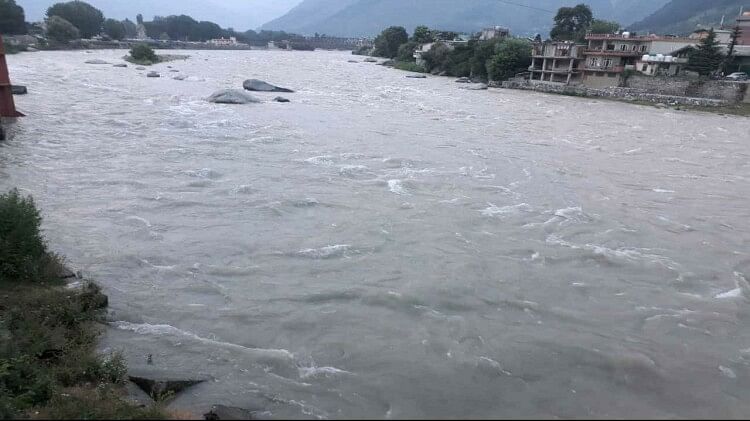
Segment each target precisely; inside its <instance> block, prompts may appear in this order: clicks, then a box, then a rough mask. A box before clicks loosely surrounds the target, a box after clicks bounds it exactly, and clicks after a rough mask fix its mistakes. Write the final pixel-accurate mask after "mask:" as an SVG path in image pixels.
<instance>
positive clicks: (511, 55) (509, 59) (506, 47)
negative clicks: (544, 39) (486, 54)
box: [487, 39, 531, 80]
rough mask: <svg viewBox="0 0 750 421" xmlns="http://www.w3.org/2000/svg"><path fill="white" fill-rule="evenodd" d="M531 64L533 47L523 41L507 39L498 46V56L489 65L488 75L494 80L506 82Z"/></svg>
mask: <svg viewBox="0 0 750 421" xmlns="http://www.w3.org/2000/svg"><path fill="white" fill-rule="evenodd" d="M530 64H531V45H529V42H528V41H525V40H521V39H506V40H504V41H503V42H501V43H500V44H498V46H497V49H496V54H495V55H494V56H493V57H492V58H491V59H490V61H489V62H488V63H487V73H488V75H489V78H490V79H492V80H505V79H508V78H511V77H513V76H514V75H515V74H516V73H518V72H519V71H523V70H526V69H528V68H529V65H530Z"/></svg>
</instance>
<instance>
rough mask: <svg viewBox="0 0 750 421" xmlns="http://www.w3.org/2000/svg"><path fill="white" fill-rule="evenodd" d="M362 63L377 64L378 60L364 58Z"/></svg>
mask: <svg viewBox="0 0 750 421" xmlns="http://www.w3.org/2000/svg"><path fill="white" fill-rule="evenodd" d="M364 62H365V63H377V62H378V60H376V59H374V58H372V57H367V58H366V59H365V60H364Z"/></svg>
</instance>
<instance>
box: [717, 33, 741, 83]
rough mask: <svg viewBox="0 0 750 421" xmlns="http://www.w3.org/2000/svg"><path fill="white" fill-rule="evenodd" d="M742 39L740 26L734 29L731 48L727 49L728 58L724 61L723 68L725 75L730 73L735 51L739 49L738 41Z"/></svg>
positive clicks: (730, 40) (730, 39)
mask: <svg viewBox="0 0 750 421" xmlns="http://www.w3.org/2000/svg"><path fill="white" fill-rule="evenodd" d="M739 37H740V27H739V25H737V26H735V27H734V28H732V35H731V36H730V38H729V47H728V48H727V56H726V58H725V59H724V63H723V64H722V66H721V68H722V70H723V71H724V72H725V73H728V72H729V66H731V65H732V63H733V62H734V59H735V57H734V50H735V48H736V47H737V39H738V38H739Z"/></svg>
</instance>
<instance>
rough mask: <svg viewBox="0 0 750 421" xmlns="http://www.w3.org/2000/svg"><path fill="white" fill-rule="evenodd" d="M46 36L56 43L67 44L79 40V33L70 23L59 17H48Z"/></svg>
mask: <svg viewBox="0 0 750 421" xmlns="http://www.w3.org/2000/svg"><path fill="white" fill-rule="evenodd" d="M47 36H48V37H50V38H51V39H53V40H55V41H57V42H62V43H68V42H70V41H72V40H74V39H78V38H81V33H80V31H78V28H76V27H75V26H73V24H72V23H70V22H68V21H67V20H65V19H63V18H61V17H60V16H50V18H49V19H47Z"/></svg>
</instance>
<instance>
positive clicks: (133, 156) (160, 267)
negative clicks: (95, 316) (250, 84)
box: [0, 51, 750, 418]
mask: <svg viewBox="0 0 750 421" xmlns="http://www.w3.org/2000/svg"><path fill="white" fill-rule="evenodd" d="M122 54H123V52H122V51H111V52H108V51H105V52H98V51H97V52H95V53H93V54H86V53H84V52H59V53H33V54H32V53H30V54H21V55H16V56H11V57H10V58H9V59H10V67H11V75H12V78H13V80H14V82H16V83H19V84H25V85H28V87H29V91H30V94H29V95H27V96H22V97H17V103H18V106H19V108H21V109H22V110H23V111H24V112H26V113H27V114H28V117H26V118H23V119H21V120H19V121H18V122H17V123H15V124H14V125H12V126H10V127H9V132H10V135H11V137H12V138H11V139H10V140H8V141H6V142H4V143H2V144H0V188H1V189H2V190H7V189H8V188H10V187H12V186H18V187H19V188H21V189H22V190H23V191H24V192H28V193H31V194H33V195H34V197H35V198H36V199H37V201H38V202H39V204H40V206H41V208H42V209H43V211H44V216H45V223H44V228H45V235H46V236H47V238H48V240H49V243H50V246H51V247H52V248H53V249H54V250H56V251H58V252H60V253H62V254H64V255H66V256H67V258H68V261H69V262H70V263H71V265H72V266H74V267H76V268H79V269H82V270H83V272H84V274H85V275H86V276H90V277H92V278H94V279H96V280H98V281H99V282H100V283H102V284H103V286H104V288H105V290H106V292H107V293H108V294H109V295H110V302H111V312H110V315H109V319H110V321H111V323H110V327H109V329H108V330H107V333H106V335H105V336H104V338H103V344H102V348H109V349H122V350H124V352H125V354H126V356H127V359H128V362H129V365H130V367H131V368H132V369H133V370H136V371H138V370H141V371H143V370H150V371H156V372H157V373H162V374H164V375H173V374H174V375H184V374H186V373H187V374H189V375H191V376H194V377H203V378H208V379H210V381H208V382H206V383H203V384H201V385H199V386H196V387H194V388H192V389H190V391H189V392H187V393H185V394H183V395H181V396H179V397H178V398H177V399H176V400H175V401H174V403H173V405H175V406H176V407H180V408H187V409H189V410H192V411H195V412H196V413H202V412H205V410H206V409H207V408H208V407H209V406H210V405H211V404H226V405H232V406H239V407H246V408H251V409H253V410H258V411H260V412H259V416H261V417H270V418H280V417H304V418H345V417H358V418H400V417H409V418H414V417H441V418H445V417H532V416H534V417H545V418H552V417H607V418H634V417H661V418H671V417H708V416H718V417H734V418H743V417H747V416H748V415H750V301H748V300H749V299H750V285H749V284H748V281H749V280H750V224H748V220H749V218H750V199H748V198H749V197H750V159H749V158H750V119H747V118H740V117H729V116H721V115H714V114H701V113H688V112H683V111H672V110H660V109H655V108H652V107H642V106H636V105H629V104H622V103H616V102H606V101H597V100H592V99H581V98H572V97H562V96H548V95H542V94H535V93H529V92H521V91H509V90H491V91H484V92H476V91H467V90H461V89H459V86H460V85H458V84H456V83H453V81H452V80H450V79H447V78H437V77H435V78H428V79H422V80H419V79H407V78H405V77H404V75H405V74H404V73H403V72H399V71H395V70H390V69H386V68H383V67H381V66H377V65H373V64H368V63H348V62H347V60H349V59H351V58H352V56H350V55H348V54H345V53H328V52H315V53H304V52H294V53H291V52H265V51H250V52H206V51H201V52H192V53H191V55H192V57H191V58H190V60H188V61H184V62H173V63H169V65H171V66H173V67H174V69H172V70H179V73H177V72H170V71H169V70H170V69H168V68H167V64H161V65H158V66H155V67H156V69H157V70H159V71H160V72H161V73H162V77H161V78H159V79H153V78H146V77H145V72H143V71H138V70H136V69H135V68H134V67H133V66H130V67H129V68H126V69H122V68H114V67H111V66H108V65H99V66H96V65H87V64H84V61H86V60H89V59H92V58H100V59H105V60H109V61H111V62H113V63H114V62H116V61H117V60H118V58H119V57H120V56H121V55H122ZM176 74H184V75H186V76H188V78H187V79H186V80H184V81H177V80H173V79H172V76H173V75H176ZM247 78H258V79H264V80H267V81H269V82H272V83H277V84H279V85H282V86H285V87H289V88H292V89H295V90H297V92H296V93H293V94H285V96H287V97H288V98H290V99H291V100H292V102H291V103H289V104H279V103H274V102H271V99H272V98H273V97H275V96H276V94H258V96H259V97H261V98H262V99H263V100H264V102H263V103H261V104H250V105H244V106H231V105H215V104H209V103H207V102H206V101H204V99H205V97H207V96H208V95H210V94H211V93H212V92H213V91H215V90H217V89H220V88H227V87H241V85H242V81H243V80H244V79H247ZM148 354H153V365H147V362H146V356H147V355H148ZM201 411H202V412H201Z"/></svg>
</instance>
